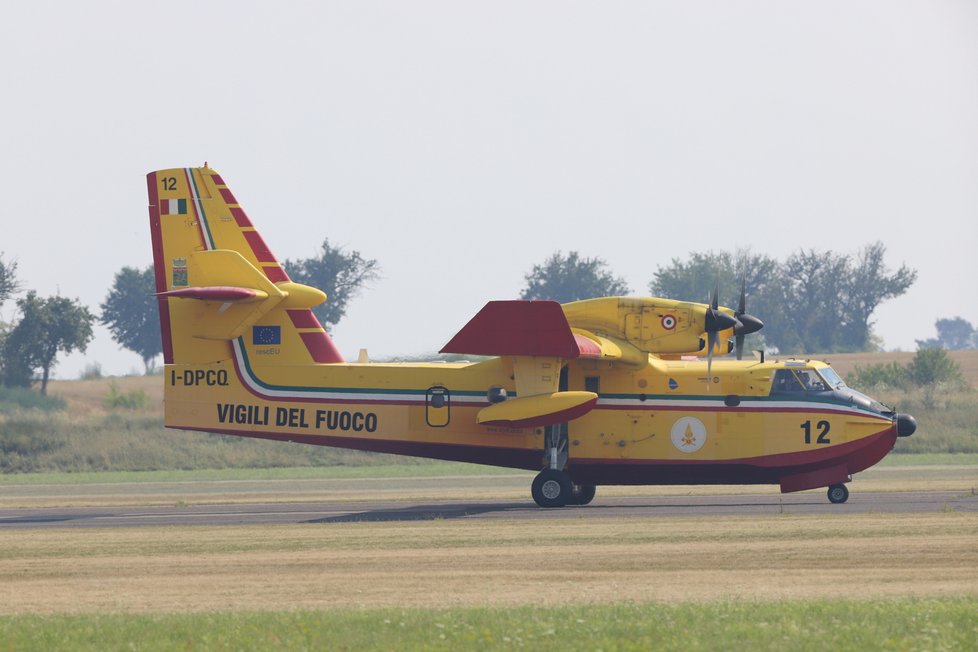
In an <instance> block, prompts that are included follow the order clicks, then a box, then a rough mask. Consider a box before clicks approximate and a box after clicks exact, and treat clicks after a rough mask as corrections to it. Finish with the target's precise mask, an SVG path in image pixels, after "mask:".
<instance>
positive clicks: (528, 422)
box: [476, 392, 598, 428]
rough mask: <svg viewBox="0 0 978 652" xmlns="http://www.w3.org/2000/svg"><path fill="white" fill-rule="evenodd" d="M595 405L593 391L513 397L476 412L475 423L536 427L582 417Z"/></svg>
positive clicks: (596, 397) (596, 398)
mask: <svg viewBox="0 0 978 652" xmlns="http://www.w3.org/2000/svg"><path fill="white" fill-rule="evenodd" d="M597 402H598V395H597V394H595V393H594V392H554V393H552V394H538V395H536V396H526V397H523V398H514V399H510V400H508V401H504V402H502V403H496V404H495V405H490V406H489V407H487V408H482V409H481V410H479V413H478V415H476V421H478V422H479V423H480V424H482V425H484V426H501V427H505V428H535V427H537V426H549V425H552V424H554V423H564V422H566V421H570V420H572V419H576V418H577V417H580V416H584V415H585V414H587V413H588V412H590V411H591V409H592V408H593V407H594V406H595V404H596V403H597Z"/></svg>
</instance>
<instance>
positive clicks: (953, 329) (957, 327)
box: [917, 317, 978, 351]
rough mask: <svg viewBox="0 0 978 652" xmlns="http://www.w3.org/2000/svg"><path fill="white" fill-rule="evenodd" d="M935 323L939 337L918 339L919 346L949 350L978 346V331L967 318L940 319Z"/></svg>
mask: <svg viewBox="0 0 978 652" xmlns="http://www.w3.org/2000/svg"><path fill="white" fill-rule="evenodd" d="M934 325H935V326H936V327H937V338H936V339H934V338H931V339H927V340H917V348H919V349H932V348H934V347H941V348H944V349H947V350H949V351H958V350H960V349H974V348H978V331H976V330H975V327H974V326H972V325H971V322H969V321H967V320H966V319H962V318H961V317H955V318H954V319H938V320H937V322H936V323H935V324H934Z"/></svg>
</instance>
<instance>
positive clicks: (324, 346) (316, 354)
mask: <svg viewBox="0 0 978 652" xmlns="http://www.w3.org/2000/svg"><path fill="white" fill-rule="evenodd" d="M299 337H301V338H302V341H303V343H305V345H306V349H308V350H309V355H311V356H312V359H313V360H315V361H316V362H327V363H329V362H343V356H342V355H340V352H339V351H337V350H336V345H335V344H333V340H331V339H329V335H327V334H326V331H324V330H322V328H320V329H319V330H318V331H315V332H300V333H299Z"/></svg>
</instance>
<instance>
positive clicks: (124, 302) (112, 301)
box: [99, 265, 163, 374]
mask: <svg viewBox="0 0 978 652" xmlns="http://www.w3.org/2000/svg"><path fill="white" fill-rule="evenodd" d="M155 292H156V277H155V275H154V273H153V266H152V265H150V266H149V267H147V268H146V269H144V270H142V271H139V270H138V269H136V268H134V267H123V268H122V269H121V270H119V271H118V272H117V273H116V275H115V280H114V281H113V283H112V289H110V290H109V294H108V296H106V297H105V301H103V302H102V304H101V305H100V306H99V308H100V309H101V310H102V314H101V317H99V321H101V322H102V323H103V324H105V326H107V327H108V329H109V331H110V332H111V333H112V339H114V340H115V341H116V342H117V343H118V344H119V345H120V346H122V347H123V348H126V349H128V350H130V351H132V352H134V353H136V354H138V355H139V357H141V358H142V359H143V367H144V369H145V371H146V373H147V374H149V373H152V372H153V369H154V368H155V366H156V364H155V363H156V356H158V355H159V354H160V353H161V352H162V351H163V340H162V338H161V336H160V311H159V302H158V301H157V299H156V297H155V296H154V293H155Z"/></svg>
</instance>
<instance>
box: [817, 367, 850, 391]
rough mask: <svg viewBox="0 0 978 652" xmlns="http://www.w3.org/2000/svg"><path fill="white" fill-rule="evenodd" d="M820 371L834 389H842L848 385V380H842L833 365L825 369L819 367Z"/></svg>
mask: <svg viewBox="0 0 978 652" xmlns="http://www.w3.org/2000/svg"><path fill="white" fill-rule="evenodd" d="M818 371H819V373H821V374H822V378H824V379H825V381H826V382H827V383H828V384H829V387H831V388H832V389H842V388H843V387H845V386H846V381H844V380H842V377H841V376H839V374H837V373H835V369H832V368H831V367H826V368H825V369H819V370H818Z"/></svg>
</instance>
